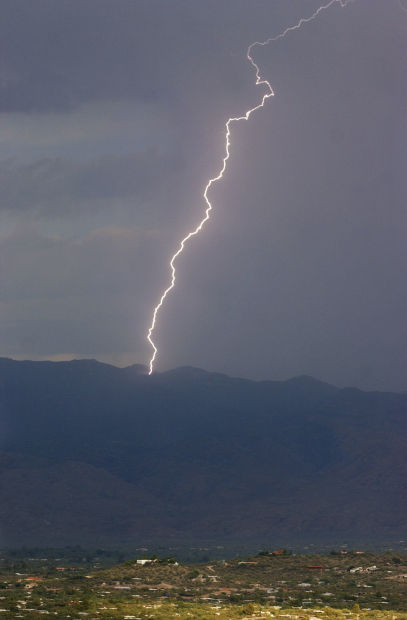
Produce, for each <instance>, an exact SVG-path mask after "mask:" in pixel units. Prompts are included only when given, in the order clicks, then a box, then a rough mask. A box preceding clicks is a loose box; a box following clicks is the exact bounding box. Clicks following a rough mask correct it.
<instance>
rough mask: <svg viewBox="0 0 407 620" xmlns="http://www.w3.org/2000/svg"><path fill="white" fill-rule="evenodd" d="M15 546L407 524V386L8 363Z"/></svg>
mask: <svg viewBox="0 0 407 620" xmlns="http://www.w3.org/2000/svg"><path fill="white" fill-rule="evenodd" d="M0 437H1V439H0V448H1V451H0V463H1V477H0V544H2V545H7V546H21V545H23V544H26V545H34V544H35V545H56V546H57V545H63V544H76V543H82V544H87V545H102V544H109V545H111V546H113V545H118V544H137V543H139V542H142V541H146V540H150V541H165V542H167V543H168V541H171V540H183V541H205V540H206V541H224V540H233V539H234V540H237V539H239V538H243V537H244V538H245V539H247V540H257V541H262V540H263V541H269V540H272V541H284V542H289V541H293V542H296V541H314V542H315V541H322V540H326V541H329V540H338V539H339V538H340V537H346V538H348V539H349V538H353V539H355V540H371V541H372V540H380V539H384V538H387V539H388V538H389V537H390V536H392V537H393V536H400V537H402V536H404V537H405V535H406V532H407V518H406V514H407V482H406V481H407V458H406V455H407V394H392V393H380V392H362V391H360V390H357V389H354V388H348V389H338V388H335V387H333V386H331V385H328V384H326V383H321V382H319V381H317V380H315V379H312V378H310V377H297V378H294V379H291V380H289V381H283V382H274V381H262V382H253V381H248V380H245V379H236V378H230V377H227V376H225V375H221V374H218V373H209V372H205V371H203V370H199V369H196V368H178V369H176V370H173V371H170V372H166V373H161V374H155V375H153V376H151V377H150V376H148V375H147V374H146V371H145V368H143V367H142V366H131V367H128V368H124V369H119V368H116V367H113V366H109V365H107V364H102V363H100V362H97V361H96V360H78V361H72V362H58V363H53V362H29V361H26V362H17V361H13V360H9V359H4V358H2V359H0Z"/></svg>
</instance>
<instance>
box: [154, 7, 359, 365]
mask: <svg viewBox="0 0 407 620" xmlns="http://www.w3.org/2000/svg"><path fill="white" fill-rule="evenodd" d="M350 1H351V0H330V2H327V4H323V5H321V6H320V7H319V8H318V9H316V11H315V12H314V13H313V14H312V15H311V16H310V17H302V18H301V19H300V20H299V21H298V22H297V23H296V24H295V25H294V26H289V27H288V28H286V29H285V30H284V31H283V32H281V33H280V34H278V35H277V36H275V37H270V38H269V39H266V40H265V41H255V42H254V43H251V44H250V45H249V47H248V48H247V53H246V57H247V60H248V61H249V62H250V64H251V65H252V67H253V69H254V70H255V72H256V86H265V87H266V92H265V94H264V95H263V97H262V98H261V100H260V103H259V104H258V105H256V106H254V107H253V108H251V109H250V110H247V112H245V113H244V114H243V115H242V116H235V117H231V118H228V120H227V121H226V123H225V156H224V158H223V160H222V166H221V169H220V170H219V173H218V174H217V175H216V176H215V177H213V178H212V179H209V181H208V183H207V184H206V186H205V189H204V192H203V198H204V200H205V203H206V209H205V215H204V217H203V218H202V220H201V221H200V222H199V224H198V225H197V227H196V228H195V229H194V230H192V231H191V232H189V233H188V234H187V235H186V236H185V237H184V238H183V239H182V240H181V241H180V244H179V246H178V249H177V251H176V252H175V254H173V256H172V257H171V260H170V262H169V267H170V272H171V279H170V284H169V285H168V287H167V288H166V289H165V291H164V292H163V294H162V295H161V297H160V301H159V302H158V304H157V305H156V307H155V308H154V311H153V316H152V320H151V325H150V327H149V329H148V333H147V340H148V342H149V343H150V345H151V346H152V348H153V355H152V357H151V359H150V364H149V373H148V374H149V375H151V374H152V372H153V368H154V362H155V359H156V357H157V353H158V349H157V347H156V345H155V343H154V341H153V339H152V334H153V332H154V330H155V327H156V324H157V316H158V313H159V311H160V310H161V308H162V306H163V304H164V301H165V299H166V297H167V295H168V293H169V292H170V291H171V290H172V289H173V288H174V286H175V281H176V269H175V261H176V260H177V258H178V256H179V255H180V254H182V252H183V251H184V248H185V245H186V244H187V243H188V241H189V240H190V239H191V238H192V237H194V236H195V235H197V234H198V233H199V232H200V231H201V230H202V228H203V226H204V225H205V223H206V222H207V221H208V220H209V218H210V212H211V211H212V209H213V207H212V203H211V202H210V200H209V198H208V192H209V190H210V188H211V187H212V185H213V184H214V183H216V182H217V181H219V180H220V179H221V178H222V177H223V175H224V173H225V170H226V166H227V162H228V159H229V157H230V125H231V124H232V123H236V122H238V121H247V120H248V119H249V118H250V116H251V115H252V114H253V112H256V110H259V109H260V108H263V107H264V104H265V103H266V101H267V99H269V98H270V97H274V90H273V89H272V87H271V84H270V82H269V81H268V80H266V79H264V78H262V77H261V75H260V69H259V66H258V65H257V64H256V63H255V61H254V60H253V56H252V50H253V48H254V47H256V46H257V45H261V46H265V45H268V44H269V43H271V42H272V41H278V40H279V39H283V38H284V37H285V36H286V35H287V34H288V33H289V32H292V31H293V30H299V29H300V28H301V26H303V24H306V23H308V22H310V21H313V20H314V19H316V18H317V17H318V15H319V14H320V13H321V11H324V10H325V9H328V8H329V7H330V6H332V5H333V4H335V3H336V2H339V4H340V5H341V7H342V8H343V7H345V6H346V5H347V4H348V3H349V2H350Z"/></svg>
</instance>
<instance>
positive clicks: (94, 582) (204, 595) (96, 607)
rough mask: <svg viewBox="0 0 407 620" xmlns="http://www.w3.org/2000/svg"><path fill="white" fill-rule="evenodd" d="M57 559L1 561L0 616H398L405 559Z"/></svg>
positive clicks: (341, 555)
mask: <svg viewBox="0 0 407 620" xmlns="http://www.w3.org/2000/svg"><path fill="white" fill-rule="evenodd" d="M64 560H65V561H64V563H63V564H62V563H61V562H58V561H54V560H52V561H50V560H48V559H46V558H30V557H27V558H18V559H12V558H7V557H3V558H2V559H1V575H0V592H1V596H0V614H1V616H0V617H1V618H4V619H5V620H8V619H9V618H30V619H31V620H36V619H37V618H42V617H44V616H45V615H50V616H57V617H60V618H76V619H80V618H89V619H93V618H98V619H99V618H105V619H117V620H118V619H125V620H135V619H144V618H157V619H160V618H161V619H164V618H170V617H171V618H175V617H181V618H184V617H185V618H202V619H205V618H208V619H210V618H214V619H215V618H230V619H234V618H240V619H242V618H266V617H276V618H293V619H294V620H295V619H298V620H300V619H301V620H316V619H317V618H321V619H323V618H338V619H339V618H353V617H355V618H358V619H359V618H383V619H387V618H388V619H389V620H406V618H407V614H406V610H407V587H406V586H407V554H400V553H392V552H387V553H382V554H373V553H368V552H363V551H353V552H352V551H349V552H344V551H331V552H330V553H329V554H324V555H296V554H293V553H290V552H288V551H286V550H285V549H278V550H275V551H266V550H264V551H261V552H260V553H259V554H257V555H255V556H251V557H249V558H246V559H240V558H234V559H227V560H221V561H213V562H208V563H199V564H183V563H182V562H179V561H177V560H176V559H175V558H172V557H169V558H158V557H155V556H152V557H149V558H148V557H143V558H135V559H133V560H127V561H125V562H124V563H122V564H119V565H115V566H112V567H109V568H105V567H104V566H103V565H102V563H101V562H100V561H98V560H100V558H98V557H97V556H95V557H93V558H89V557H88V558H87V562H86V563H85V562H82V563H81V562H76V563H75V562H70V561H66V558H64ZM84 560H85V558H84Z"/></svg>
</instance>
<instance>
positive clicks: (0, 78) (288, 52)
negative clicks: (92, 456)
mask: <svg viewBox="0 0 407 620" xmlns="http://www.w3.org/2000/svg"><path fill="white" fill-rule="evenodd" d="M402 2H403V0H400V2H399V1H398V0H354V1H353V2H350V3H349V4H348V6H347V7H346V8H342V7H341V6H340V3H339V2H336V3H334V5H333V6H332V7H331V8H329V9H327V10H326V11H324V12H323V13H321V14H320V15H319V17H318V20H315V21H313V22H312V23H308V24H306V25H304V26H303V28H302V29H301V30H300V31H296V32H292V33H290V34H289V35H288V36H287V37H286V38H284V39H283V40H280V41H277V42H273V43H271V44H270V45H268V46H267V47H263V48H259V47H258V48H256V49H255V51H254V53H255V59H256V62H258V64H259V66H260V69H261V74H262V76H264V78H266V79H268V80H269V81H270V83H271V84H272V87H273V89H274V91H275V97H274V98H273V99H270V100H269V101H268V102H267V104H266V106H265V108H264V109H263V110H261V111H259V112H257V113H256V114H254V115H253V116H252V117H251V118H250V120H249V121H248V122H243V123H240V124H239V125H237V124H235V125H233V127H232V137H231V142H232V145H231V158H230V160H229V166H228V169H227V172H226V174H225V177H224V179H223V180H222V181H221V182H220V183H218V184H216V185H215V186H213V189H212V190H211V194H210V198H211V201H212V202H213V205H214V211H213V214H212V217H211V220H210V221H209V222H208V223H207V225H206V227H205V229H204V231H203V232H202V234H201V235H200V236H199V237H196V238H195V239H194V240H193V241H192V242H191V243H190V245H189V246H188V247H187V249H186V251H185V253H184V254H183V256H182V258H181V259H180V260H179V261H178V263H177V270H178V271H177V274H178V280H177V285H176V288H175V289H174V291H172V293H171V295H170V296H169V297H168V299H167V303H166V305H165V306H164V307H163V309H162V312H161V314H160V315H159V320H158V326H157V330H156V332H155V334H154V338H155V340H156V342H157V346H158V348H159V354H158V358H157V364H156V369H157V370H159V371H160V370H165V369H168V368H173V367H175V366H180V365H193V366H199V367H203V368H206V369H207V370H214V371H221V372H226V373H228V374H232V375H239V376H244V377H248V378H254V379H265V378H267V379H285V378H289V377H292V376H294V375H298V374H308V375H313V376H315V377H317V378H319V379H322V380H326V381H329V382H331V383H334V384H336V385H340V386H342V385H355V386H358V387H361V388H365V389H390V390H406V389H407V372H406V371H407V321H406V316H407V287H406V275H405V274H406V259H407V243H406V241H407V225H406V224H407V222H406V219H407V218H406V208H407V202H406V198H407V175H406V170H407V155H406V145H407V10H406V11H403V10H402V6H401V3H402ZM404 2H405V0H404ZM406 4H407V2H406ZM0 6H1V15H2V18H1V22H0V46H1V50H0V58H1V61H0V89H1V96H0V179H1V188H2V193H1V205H0V227H1V228H0V231H1V232H0V267H1V276H0V295H1V298H0V304H1V312H0V321H1V322H0V343H1V347H0V354H1V355H3V356H9V357H14V358H18V359H22V358H29V359H56V360H58V359H71V358H72V357H95V358H97V359H99V360H103V361H108V362H112V363H114V364H119V365H126V364H131V363H142V364H147V363H148V360H149V358H150V355H151V348H150V347H149V345H148V343H147V341H146V332H147V329H148V326H149V324H150V320H151V314H152V309H153V307H154V306H155V304H156V303H157V301H158V299H159V297H160V294H161V292H162V290H163V288H165V287H166V285H167V283H168V278H169V268H168V259H169V257H170V256H171V254H172V253H173V252H174V250H175V249H176V248H177V244H178V242H179V240H180V239H181V238H182V237H183V236H184V235H185V234H186V233H187V232H188V230H190V229H191V227H194V226H195V225H196V224H197V223H198V222H199V220H200V218H201V216H202V212H203V209H204V202H203V198H202V191H203V188H204V186H205V185H206V182H207V181H208V178H210V177H211V176H215V175H216V174H217V173H218V171H219V168H220V164H221V159H222V157H223V154H224V123H225V121H226V119H227V118H228V117H229V116H232V115H240V114H242V113H244V112H245V111H246V109H247V108H249V107H253V106H254V105H256V103H257V102H258V100H259V97H261V94H262V93H263V90H262V89H261V88H259V87H257V88H256V86H255V80H254V74H253V70H252V69H251V67H250V65H249V64H248V62H247V60H246V58H245V54H246V49H247V46H248V45H249V44H250V43H251V42H252V41H254V40H260V41H261V40H264V39H267V38H268V37H270V36H275V35H277V34H278V33H279V32H281V31H283V30H284V29H285V28H286V27H287V26H290V25H292V24H294V23H296V22H297V21H298V20H299V18H300V17H302V16H305V17H306V16H309V15H311V14H312V12H313V11H314V10H315V8H316V7H317V6H318V3H317V2H315V1H314V0H200V1H198V0H97V1H96V0H57V1H55V0H36V2H33V1H32V0H1V1H0Z"/></svg>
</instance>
